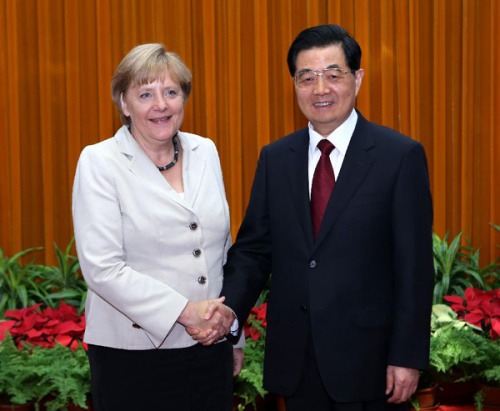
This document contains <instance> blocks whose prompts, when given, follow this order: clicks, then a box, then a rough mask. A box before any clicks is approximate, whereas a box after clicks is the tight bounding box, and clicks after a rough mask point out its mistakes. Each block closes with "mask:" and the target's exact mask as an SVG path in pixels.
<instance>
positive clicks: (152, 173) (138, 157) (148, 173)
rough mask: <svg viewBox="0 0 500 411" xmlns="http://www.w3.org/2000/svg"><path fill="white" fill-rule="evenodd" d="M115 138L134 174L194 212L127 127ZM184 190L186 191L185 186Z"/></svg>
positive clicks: (125, 161)
mask: <svg viewBox="0 0 500 411" xmlns="http://www.w3.org/2000/svg"><path fill="white" fill-rule="evenodd" d="M115 137H116V139H117V143H118V147H119V149H120V151H121V152H122V154H124V158H123V160H124V163H125V165H126V166H127V168H128V169H129V170H130V171H131V172H132V173H133V174H135V175H136V176H137V177H139V178H140V179H141V180H143V181H144V183H145V184H147V185H149V186H151V187H152V188H153V189H154V190H156V191H158V192H159V193H161V194H163V195H164V196H166V197H168V198H169V199H170V200H172V201H174V202H175V203H177V204H179V205H181V206H183V207H185V208H187V209H189V210H191V211H193V210H192V208H191V206H190V205H189V204H188V203H186V201H185V200H184V199H183V198H182V197H181V196H180V195H179V194H178V193H177V192H176V191H175V190H174V189H173V188H172V186H170V184H168V182H167V180H165V178H164V177H163V176H162V174H161V173H160V172H159V171H158V169H157V168H156V166H155V164H154V163H153V161H151V159H150V158H149V157H148V156H147V154H146V153H145V152H144V151H143V150H142V149H141V148H140V147H139V145H138V144H137V142H136V141H135V139H134V138H133V137H132V135H131V134H130V132H129V131H128V128H127V127H126V126H123V127H122V128H121V129H120V130H119V131H118V132H117V133H116V135H115ZM186 151H187V150H186ZM185 163H186V162H185V161H184V159H183V178H185V177H184V175H185V168H184V167H186V164H185ZM184 190H186V186H185V185H184Z"/></svg>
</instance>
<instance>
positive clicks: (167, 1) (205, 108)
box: [0, 0, 500, 264]
mask: <svg viewBox="0 0 500 411" xmlns="http://www.w3.org/2000/svg"><path fill="white" fill-rule="evenodd" d="M499 21H500V1H497V0H434V1H433V0H268V1H266V0H182V1H181V0H0V27H1V28H0V51H1V52H0V90H1V93H0V113H1V121H0V182H1V190H0V247H1V248H3V249H4V250H5V252H6V254H7V255H13V254H14V253H15V252H18V251H20V250H23V249H26V248H29V247H34V246H43V247H44V249H43V251H40V252H38V254H37V255H36V257H37V260H38V261H39V262H46V263H48V264H52V263H54V262H55V255H54V249H53V244H54V243H57V244H58V245H59V246H60V247H65V246H66V244H68V242H69V240H70V239H71V237H72V235H73V233H72V222H71V190H72V183H73V176H74V172H75V167H76V162H77V159H78V156H79V154H80V152H81V150H82V149H83V147H85V146H86V145H88V144H92V143H95V142H97V141H100V140H103V139H106V138H108V137H110V136H112V135H113V134H114V132H115V130H116V129H117V128H118V127H119V126H120V122H119V117H118V115H117V112H116V109H115V108H114V107H113V104H112V102H111V98H110V80H111V77H112V75H113V72H114V70H115V68H116V66H117V64H118V63H119V62H120V60H121V58H122V57H123V56H124V55H125V54H126V53H127V52H128V51H129V50H130V49H131V48H132V47H134V46H135V45H138V44H141V43H147V42H161V43H164V44H165V45H166V46H167V48H168V49H170V50H173V51H175V52H177V53H178V54H179V55H180V56H181V57H182V58H183V59H184V61H185V62H186V63H187V65H188V66H189V67H190V68H191V69H192V71H193V75H194V80H193V93H192V95H191V97H190V98H189V100H188V103H187V105H186V117H185V121H184V125H183V127H182V129H183V130H185V131H191V132H195V133H197V134H201V135H203V136H207V137H209V138H211V139H212V140H214V142H215V143H216V144H217V147H218V149H219V153H220V157H221V162H222V168H223V171H224V179H225V183H226V190H227V196H228V201H229V205H230V209H231V217H232V232H233V235H235V234H236V231H237V229H238V227H239V225H240V223H241V220H242V218H243V214H244V210H245V208H246V205H247V202H248V198H249V192H250V187H251V184H252V180H253V175H254V171H255V167H256V161H257V158H258V154H259V151H260V148H261V147H262V146H263V145H265V144H268V143H270V142H272V141H274V140H277V139H279V138H280V137H282V136H284V135H286V134H288V133H290V132H292V131H293V130H296V129H298V128H300V127H303V126H305V125H306V121H305V119H304V118H303V116H302V114H301V112H300V110H299V109H298V107H297V105H296V102H295V97H294V91H293V83H292V80H291V78H290V75H289V74H288V72H287V68H286V54H287V51H288V47H289V45H290V43H291V42H292V40H293V39H294V37H295V36H296V35H297V34H298V33H299V32H300V31H301V30H303V29H304V28H306V27H308V26H312V25H317V24H323V23H336V24H340V25H342V26H344V27H345V28H346V29H347V30H349V31H350V32H351V33H352V34H353V35H354V36H355V37H356V39H357V40H358V41H359V43H360V44H361V46H362V49H363V58H362V67H363V68H364V69H365V73H366V74H365V77H364V80H363V85H362V88H361V92H360V94H359V97H358V104H357V107H358V109H359V110H361V112H362V113H363V115H364V116H365V117H367V118H368V119H369V120H371V121H374V122H377V123H380V124H383V125H386V126H389V127H392V128H395V129H396V130H399V131H401V132H403V133H405V134H407V135H409V136H411V137H412V138H414V139H415V140H418V141H420V142H421V143H422V144H423V145H424V146H425V149H426V152H427V156H428V160H429V169H430V177H431V185H432V191H433V197H434V210H435V223H434V231H435V232H436V233H438V234H439V235H440V236H443V235H444V234H445V233H447V232H449V233H450V235H452V236H455V235H457V234H458V233H459V232H463V233H464V236H465V237H468V238H470V240H471V241H472V244H473V246H474V247H479V246H481V261H482V263H483V264H485V263H488V262H490V261H492V260H493V259H494V258H496V257H497V256H498V254H499V251H498V248H497V247H496V245H497V244H499V243H500V235H499V234H498V233H496V231H495V230H493V229H492V228H491V227H490V225H489V223H490V222H492V223H496V224H500V207H499V200H500V164H499V161H498V158H500V136H499V134H500V126H499V123H498V121H499V119H500V104H499V103H500V101H499V100H500V79H499V67H500V29H499V28H498V27H499V24H498V22H499Z"/></svg>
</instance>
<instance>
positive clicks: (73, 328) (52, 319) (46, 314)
mask: <svg viewBox="0 0 500 411" xmlns="http://www.w3.org/2000/svg"><path fill="white" fill-rule="evenodd" d="M41 305H42V304H35V305H32V306H30V307H26V308H21V309H17V310H7V311H5V313H4V319H5V320H4V321H0V341H3V339H4V338H5V333H6V332H8V333H9V334H10V335H11V336H12V338H13V340H14V342H15V344H16V345H17V347H18V348H19V349H20V348H22V347H23V346H25V345H26V344H28V345H29V346H41V347H43V348H51V347H54V346H55V345H56V344H57V343H59V344H61V345H63V346H66V347H69V348H71V349H72V350H73V351H76V350H77V349H78V347H79V346H80V344H81V345H82V346H83V347H84V348H85V349H86V348H87V347H86V344H85V343H83V342H82V341H83V334H84V331H85V314H82V315H78V313H77V310H76V308H75V307H73V306H71V305H68V304H66V303H65V302H64V301H61V303H60V305H59V307H57V308H51V307H47V308H44V309H41V308H40V306H41Z"/></svg>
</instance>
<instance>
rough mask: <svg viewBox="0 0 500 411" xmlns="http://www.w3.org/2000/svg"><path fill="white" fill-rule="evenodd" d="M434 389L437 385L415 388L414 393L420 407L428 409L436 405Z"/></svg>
mask: <svg viewBox="0 0 500 411" xmlns="http://www.w3.org/2000/svg"><path fill="white" fill-rule="evenodd" d="M436 390H437V385H434V386H432V387H429V388H421V389H419V390H417V392H416V393H415V395H416V396H417V399H418V403H419V404H420V408H421V409H422V408H425V409H429V408H433V407H437V405H436V403H437V401H436Z"/></svg>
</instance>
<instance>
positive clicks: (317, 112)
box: [295, 45, 364, 136]
mask: <svg viewBox="0 0 500 411" xmlns="http://www.w3.org/2000/svg"><path fill="white" fill-rule="evenodd" d="M296 67H297V71H296V73H295V74H297V73H300V72H302V71H304V70H313V71H316V72H318V73H321V72H322V70H323V69H325V68H332V67H337V68H340V69H341V70H343V71H347V72H348V73H347V74H346V75H345V78H344V79H343V80H342V81H341V82H340V83H339V84H334V85H332V84H329V82H327V81H326V80H325V79H324V78H323V77H322V76H318V77H317V81H316V82H315V83H314V84H313V85H312V86H311V87H309V88H307V89H302V88H299V86H298V85H297V84H295V93H296V94H297V101H298V104H299V107H300V109H301V111H302V113H304V115H305V116H306V117H307V119H308V120H309V121H310V122H311V124H312V125H313V127H314V130H315V131H317V132H318V133H319V134H321V135H322V136H327V135H329V134H330V133H331V132H332V131H333V130H335V129H336V128H337V127H338V126H340V125H341V124H342V123H343V122H344V121H345V120H347V118H348V117H349V115H350V114H351V112H352V110H353V108H354V103H355V101H356V96H357V94H358V91H359V88H360V87H361V81H362V79H363V74H364V71H363V69H359V70H358V71H356V73H351V72H350V69H349V67H348V66H347V63H346V60H345V55H344V51H343V50H342V47H341V46H340V45H334V46H327V47H322V48H318V47H315V48H312V49H309V50H303V51H301V52H300V53H299V54H298V55H297V60H296ZM313 76H314V74H313Z"/></svg>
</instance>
